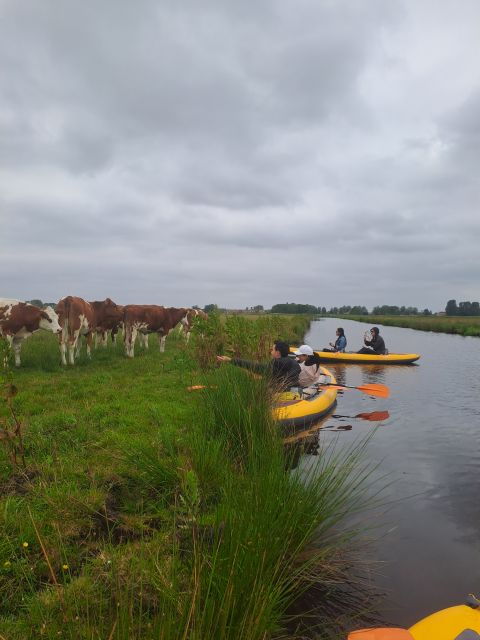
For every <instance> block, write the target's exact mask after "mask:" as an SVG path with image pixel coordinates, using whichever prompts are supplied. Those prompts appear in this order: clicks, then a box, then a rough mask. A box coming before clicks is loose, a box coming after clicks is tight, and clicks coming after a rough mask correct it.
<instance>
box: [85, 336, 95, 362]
mask: <svg viewBox="0 0 480 640" xmlns="http://www.w3.org/2000/svg"><path fill="white" fill-rule="evenodd" d="M92 341H93V336H92V332H90V333H87V335H86V336H85V342H86V343H87V358H91V357H92Z"/></svg>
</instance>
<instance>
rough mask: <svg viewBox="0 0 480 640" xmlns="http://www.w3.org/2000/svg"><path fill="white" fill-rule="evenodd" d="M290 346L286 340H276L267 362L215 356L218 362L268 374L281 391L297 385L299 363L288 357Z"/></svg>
mask: <svg viewBox="0 0 480 640" xmlns="http://www.w3.org/2000/svg"><path fill="white" fill-rule="evenodd" d="M289 353H290V347H289V346H288V344H287V343H286V342H282V341H280V340H277V341H276V342H275V343H274V345H273V347H272V350H271V355H272V360H271V361H270V362H269V363H268V364H263V363H261V362H252V361H251V360H241V359H240V358H230V357H229V356H217V361H218V362H231V363H232V364H234V365H236V366H237V367H244V368H245V369H250V371H255V373H261V374H265V375H268V376H269V378H270V380H271V381H272V383H273V384H274V385H275V387H278V388H279V389H280V390H282V391H288V390H289V389H290V388H291V387H298V385H299V383H298V376H299V374H300V365H299V364H298V362H297V361H296V360H295V359H294V358H290V357H289V355H288V354H289Z"/></svg>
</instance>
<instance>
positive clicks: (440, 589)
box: [299, 319, 480, 627]
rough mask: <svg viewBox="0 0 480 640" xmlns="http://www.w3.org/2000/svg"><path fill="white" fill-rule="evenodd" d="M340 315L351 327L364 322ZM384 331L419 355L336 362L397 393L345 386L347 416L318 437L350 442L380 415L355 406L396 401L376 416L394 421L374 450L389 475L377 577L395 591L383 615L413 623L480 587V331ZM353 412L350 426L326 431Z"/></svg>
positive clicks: (346, 374)
mask: <svg viewBox="0 0 480 640" xmlns="http://www.w3.org/2000/svg"><path fill="white" fill-rule="evenodd" d="M338 323H339V320H338V319H325V320H324V321H323V322H322V323H314V324H313V325H312V331H311V332H310V334H309V335H308V336H307V337H306V341H307V342H308V343H311V344H323V343H324V341H325V340H328V337H329V336H330V334H331V333H332V331H334V330H335V328H336V327H337V326H338ZM341 323H342V326H344V328H345V332H346V334H347V335H349V336H354V335H356V334H357V333H358V334H359V335H360V334H361V333H363V330H364V327H365V325H363V324H359V323H355V322H352V321H348V320H342V321H341ZM381 334H382V336H383V337H384V339H385V341H386V344H387V345H388V347H389V349H390V351H395V352H405V353H410V352H417V353H420V354H421V356H422V357H421V360H420V361H419V363H418V364H415V365H409V366H399V365H392V366H388V365H335V366H332V365H329V366H328V368H330V369H332V371H333V372H334V374H335V376H336V377H337V379H338V382H339V383H340V384H348V385H356V386H358V385H361V384H374V383H381V384H386V385H388V386H389V387H390V392H391V395H390V398H389V399H388V400H382V399H378V398H377V399H376V400H374V399H372V398H370V397H369V396H368V395H365V394H360V393H358V392H356V391H351V392H348V393H345V394H344V395H339V396H338V405H337V408H336V410H335V412H336V413H335V414H334V415H338V416H340V415H341V416H343V417H342V418H333V417H332V416H331V417H330V419H329V420H327V421H326V423H325V425H324V427H323V428H322V429H321V430H320V437H321V438H324V439H325V438H327V439H328V438H331V437H336V438H338V439H339V445H340V446H342V444H344V445H345V446H347V447H348V446H350V445H351V444H352V442H353V440H352V439H355V438H358V437H362V436H363V435H364V434H365V435H366V434H368V433H369V432H370V431H371V428H372V427H375V426H376V424H377V423H371V424H368V421H362V420H357V419H355V420H353V419H352V418H351V417H349V416H357V415H358V414H360V413H368V412H372V411H373V409H374V408H375V409H376V410H378V411H384V410H385V411H386V410H388V411H389V414H390V417H389V418H388V419H386V420H385V421H382V422H381V423H378V424H381V425H382V426H388V428H382V429H379V430H378V432H377V433H376V434H375V437H374V438H373V440H372V441H371V443H370V445H369V449H368V454H367V455H368V461H369V462H371V463H372V465H376V464H378V463H380V462H381V471H382V472H383V473H387V474H389V478H390V479H391V482H390V483H389V485H388V487H387V489H386V495H387V499H388V500H389V501H390V504H391V507H390V510H389V515H388V520H389V522H388V527H386V529H385V531H386V532H385V535H384V536H381V537H380V539H379V540H378V541H377V542H376V557H377V558H378V559H379V560H380V561H382V562H385V566H384V568H383V570H382V574H381V575H380V574H379V575H376V576H375V577H374V582H375V584H376V585H377V586H378V587H379V588H384V587H386V588H387V589H388V591H389V596H388V598H387V599H385V601H384V604H383V609H382V613H383V615H384V617H385V619H386V620H389V621H391V622H395V623H396V624H398V625H401V626H404V627H408V626H410V625H411V624H413V623H414V622H415V620H418V619H420V618H422V617H424V616H425V615H427V614H429V613H431V612H432V611H436V610H439V609H441V608H444V607H447V606H451V605H453V604H457V603H458V602H461V601H462V599H463V597H464V595H465V594H467V593H469V592H475V591H477V592H478V589H479V585H480V499H479V493H480V491H479V486H480V485H479V482H478V469H479V468H480V437H479V431H480V429H479V428H480V420H479V416H480V407H479V401H478V398H479V392H480V383H479V380H480V378H479V376H478V363H479V362H480V339H478V338H477V339H476V338H464V337H460V336H453V335H444V334H434V333H428V332H418V331H413V330H410V329H401V328H398V327H382V329H381ZM373 403H375V404H373ZM337 412H338V413H337ZM346 421H348V423H350V421H351V422H352V425H353V429H352V431H345V432H344V433H336V434H335V436H330V435H329V434H330V433H331V432H332V431H335V430H336V429H337V427H336V424H338V423H339V422H340V423H341V424H344V423H345V422H346ZM328 426H332V427H333V429H328V428H326V427H328ZM305 460H306V463H308V459H305ZM299 464H300V465H301V464H302V461H301V460H300V463H299Z"/></svg>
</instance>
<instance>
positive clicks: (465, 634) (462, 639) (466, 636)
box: [454, 629, 480, 640]
mask: <svg viewBox="0 0 480 640" xmlns="http://www.w3.org/2000/svg"><path fill="white" fill-rule="evenodd" d="M454 640H480V635H479V634H478V633H477V632H476V631H473V630H472V629H465V631H462V633H461V634H460V635H459V636H455V638H454Z"/></svg>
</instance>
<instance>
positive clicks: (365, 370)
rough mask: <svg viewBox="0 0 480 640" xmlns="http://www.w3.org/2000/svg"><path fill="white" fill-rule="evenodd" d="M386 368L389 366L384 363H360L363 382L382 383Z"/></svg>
mask: <svg viewBox="0 0 480 640" xmlns="http://www.w3.org/2000/svg"><path fill="white" fill-rule="evenodd" d="M388 368H389V367H388V365H384V364H369V365H363V364H362V365H360V369H361V372H362V380H363V382H365V383H368V382H372V383H373V382H382V383H383V381H384V380H385V377H386V370H387V369H388Z"/></svg>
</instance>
